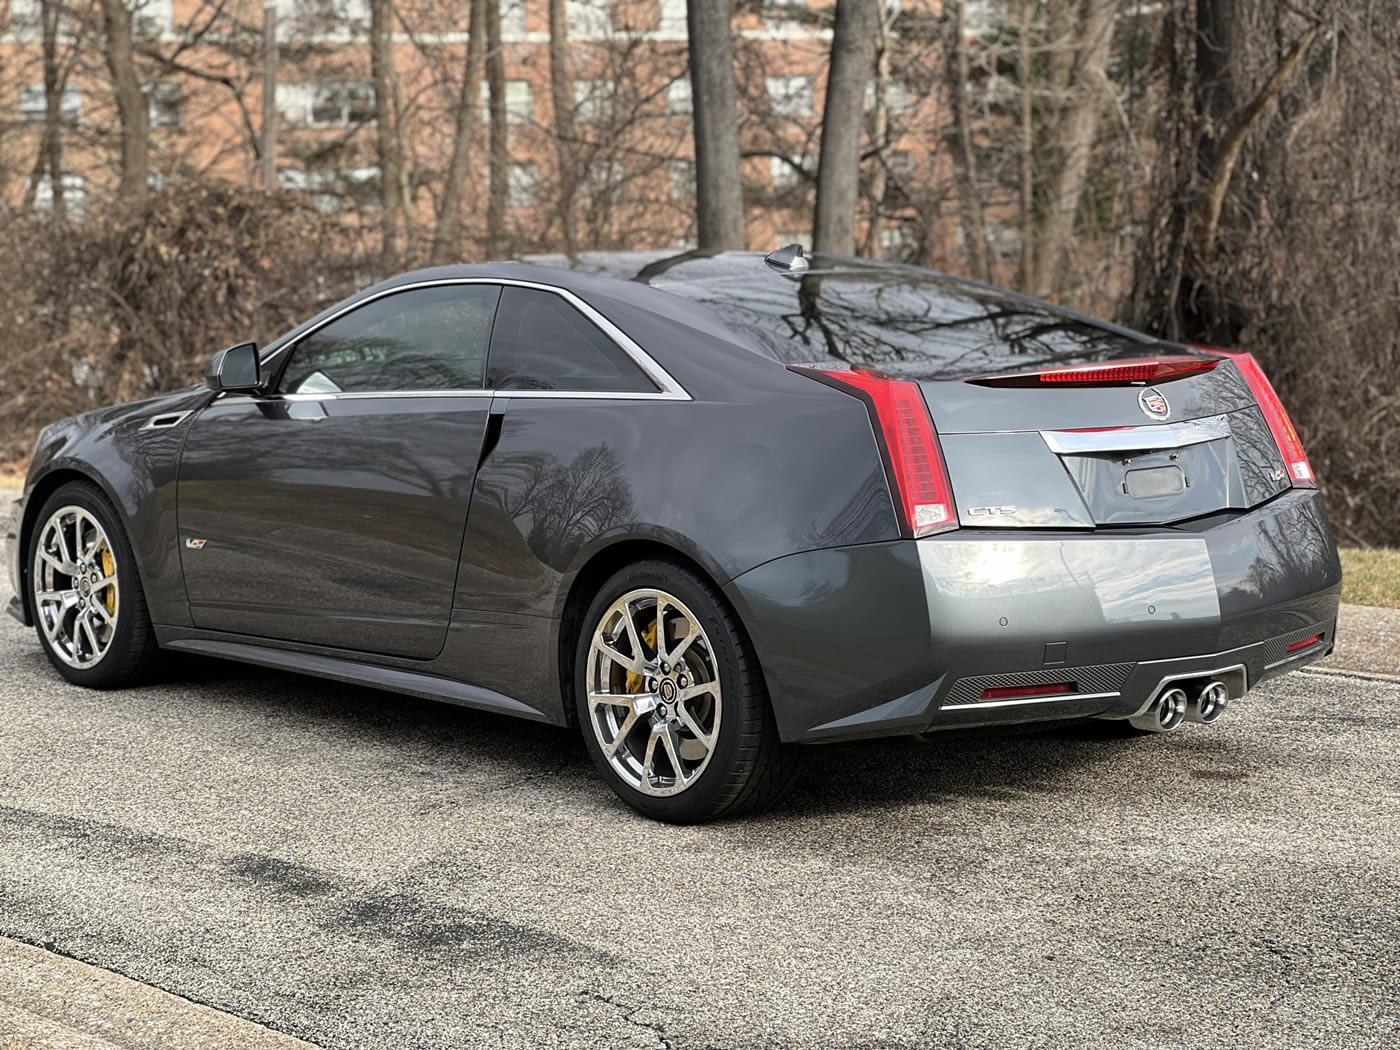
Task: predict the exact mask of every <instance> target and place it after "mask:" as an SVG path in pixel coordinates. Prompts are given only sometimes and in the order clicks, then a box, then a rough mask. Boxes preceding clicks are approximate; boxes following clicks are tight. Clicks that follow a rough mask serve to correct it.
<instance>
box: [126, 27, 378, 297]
mask: <svg viewBox="0 0 1400 1050" xmlns="http://www.w3.org/2000/svg"><path fill="white" fill-rule="evenodd" d="M104 2H108V3H110V2H115V0H104ZM369 15H370V30H369V34H370V54H369V58H370V74H371V76H372V77H373V78H374V123H375V144H376V146H377V149H378V153H379V198H380V205H381V211H382V213H381V215H380V230H381V235H382V239H383V243H382V245H381V247H380V250H381V259H382V263H381V268H382V269H383V271H384V275H385V276H388V275H389V274H392V273H395V272H397V270H398V269H399V265H400V260H401V258H402V248H403V244H402V239H401V237H400V232H399V224H400V221H401V219H402V212H403V204H404V202H403V184H402V183H401V182H400V181H399V179H400V168H401V167H402V165H403V157H402V153H401V145H402V140H401V139H400V138H399V135H398V119H397V118H398V113H397V112H396V107H395V105H394V98H395V95H396V91H395V87H394V81H395V80H396V79H397V78H396V77H395V75H394V43H393V33H394V0H370V12H369Z"/></svg>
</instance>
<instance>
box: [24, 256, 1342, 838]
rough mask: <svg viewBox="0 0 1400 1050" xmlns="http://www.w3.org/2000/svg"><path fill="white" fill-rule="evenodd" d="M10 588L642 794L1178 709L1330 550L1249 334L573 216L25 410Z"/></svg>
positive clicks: (692, 799)
mask: <svg viewBox="0 0 1400 1050" xmlns="http://www.w3.org/2000/svg"><path fill="white" fill-rule="evenodd" d="M9 565H10V574H11V578H12V580H13V583H14V589H15V594H16V595H17V597H15V598H14V599H13V600H12V601H11V603H10V612H11V613H12V614H14V615H15V616H16V617H18V618H19V619H20V620H22V621H23V622H25V623H26V624H33V625H34V626H35V627H36V629H37V634H38V638H39V641H40V644H41V645H42V646H43V648H44V651H45V652H46V653H47V654H48V656H49V659H50V660H51V661H52V663H53V665H54V667H55V668H57V669H58V671H59V672H60V673H61V674H62V675H63V676H64V677H66V678H67V679H69V680H70V681H73V682H77V683H80V684H83V685H89V686H94V687H112V686H119V685H123V684H126V683H129V682H132V681H134V680H137V679H138V678H139V677H140V676H141V675H142V674H143V673H144V672H146V671H148V670H149V669H150V667H151V665H152V663H153V661H154V660H155V659H156V658H157V656H158V654H159V651H160V650H162V649H166V650H175V651H181V652H188V653H202V654H208V655H212V656H217V657H223V658H225V659H230V660H242V661H247V662H249V663H255V664H262V665H266V666H270V667H276V668H285V669H288V670H293V671H301V672H305V673H308V674H313V675H321V676H324V677H327V678H333V679H338V680H341V681H346V682H357V683H363V684H366V685H369V686H374V687H378V688H381V689H386V690H395V691H399V692H403V693H410V694H415V695H419V696H426V697H432V698H436V699H441V700H446V701H450V702H454V703H459V704H465V705H467V706H470V707H477V708H483V709H486V710H490V711H499V712H503V713H506V714H512V715H519V716H521V717H524V718H530V719H535V720H537V721H540V722H547V723H551V724H554V725H559V726H564V725H573V724H577V725H578V726H579V727H580V729H581V732H582V735H583V739H584V740H585V741H586V745H587V748H588V750H589V751H590V752H591V754H592V757H593V759H594V761H595V763H596V765H597V767H598V769H599V770H600V772H601V773H602V775H603V777H604V778H605V779H606V780H607V781H608V783H609V784H610V785H611V786H612V787H613V788H614V790H616V792H617V793H618V794H619V795H620V796H621V797H622V798H623V799H625V800H626V801H627V802H628V803H630V804H631V805H632V806H634V807H635V808H636V809H638V810H640V811H641V812H642V813H645V814H647V815H649V816H652V817H657V818H660V819H664V820H673V821H696V820H704V819H708V818H713V817H717V816H720V815H723V814H730V813H735V812H739V811H742V810H746V809H751V808H753V807H755V806H758V805H761V804H763V803H765V802H768V801H770V800H772V799H773V798H774V797H775V796H776V795H777V794H778V793H779V792H780V791H781V790H782V789H783V788H784V787H785V785H786V784H787V782H788V781H789V780H790V779H791V771H792V768H793V762H792V755H793V750H794V749H793V748H792V747H791V745H793V744H798V743H814V742H818V741H834V740H844V739H849V738H855V737H865V736H877V735H890V734H900V733H926V732H930V731H933V730H941V729H951V728H955V727H961V726H986V725H995V724H1001V723H1015V722H1031V721H1037V720H1051V719H1070V718H1101V719H1113V720H1118V724H1119V725H1120V726H1121V727H1122V729H1123V730H1124V731H1125V732H1151V731H1156V732H1161V731H1166V730H1172V729H1175V728H1176V727H1177V726H1178V725H1179V724H1181V723H1182V722H1183V721H1191V722H1195V723H1199V724H1209V723H1211V722H1214V721H1216V720H1217V719H1218V718H1219V717H1220V716H1221V714H1222V713H1223V712H1225V711H1226V710H1227V708H1228V707H1229V706H1230V705H1232V704H1234V703H1235V702H1236V701H1237V700H1239V698H1240V697H1242V696H1244V695H1245V691H1246V690H1247V689H1251V688H1253V687H1254V686H1256V685H1258V684H1259V683H1260V682H1262V681H1264V680H1265V679H1267V678H1269V677H1271V676H1273V675H1277V674H1280V673H1282V672H1284V671H1286V670H1289V669H1291V668H1295V667H1298V666H1300V665H1302V664H1304V663H1307V662H1309V661H1311V660H1315V659H1317V658H1319V657H1321V656H1324V655H1325V654H1327V653H1328V652H1330V651H1331V649H1332V646H1333V631H1334V628H1335V625H1336V617H1337V600H1338V589H1339V586H1340V581H1341V569H1340V566H1339V563H1338V560H1337V552H1336V547H1335V543H1334V541H1333V537H1332V532H1331V529H1330V527H1329V525H1328V522H1327V515H1326V513H1325V512H1324V509H1323V503H1322V500H1321V498H1320V497H1319V494H1318V491H1317V488H1316V486H1315V484H1314V479H1313V474H1312V469H1311V467H1310V466H1309V464H1308V459H1307V456H1306V454H1305V453H1304V451H1303V448H1302V446H1301V444H1300V443H1299V440H1298V437H1297V434H1296V433H1295V432H1294V429H1293V426H1292V424H1291V423H1290V422H1289V419H1288V416H1287V414H1286V413H1285V411H1284V408H1283V405H1282V404H1280V402H1279V399H1278V398H1277V396H1276V395H1275V393H1274V391H1273V389H1272V387H1271V386H1270V384H1269V382H1268V380H1267V379H1266V378H1265V376H1264V374H1263V373H1262V372H1261V371H1260V369H1259V366H1258V365H1257V363H1256V362H1255V361H1254V359H1253V358H1251V357H1249V356H1246V355H1239V354H1233V353H1228V352H1224V351H1213V350H1206V349H1202V348H1196V347H1186V346H1178V345H1171V344H1166V343H1162V342H1159V341H1157V340H1154V339H1151V338H1149V337H1146V336H1143V335H1140V334H1138V333H1135V332H1132V331H1128V330H1125V329H1122V328H1118V327H1115V326H1113V325H1111V324H1107V323H1104V322H1100V321H1093V320H1090V319H1088V318H1085V317H1082V316H1079V315H1077V314H1074V313H1071V312H1069V311H1066V310H1063V309H1060V308H1058V307H1055V306H1051V305H1048V304H1046V303H1042V302H1038V301H1035V300H1031V299H1027V298H1024V297H1022V296H1019V295H1014V294H1011V293H1008V292H1004V291H1000V290H997V289H994V288H991V287H988V286H985V285H981V284H975V283H971V282H968V281H964V280H959V279H956V278H952V277H948V276H944V275H941V274H936V273H932V272H929V271H926V270H921V269H916V268H913V267H906V266H897V265H891V264H884V263H873V262H867V261H861V260H856V259H847V258H835V257H824V256H820V255H818V256H815V257H804V256H803V255H802V253H801V251H800V249H797V248H796V247H795V246H793V247H789V248H786V249H783V250H782V251H780V252H775V253H773V254H772V255H770V256H768V257H766V258H765V257H764V256H762V255H758V254H748V253H728V254H718V255H709V254H703V253H697V252H692V253H687V254H683V255H678V256H677V255H671V256H667V255H664V254H641V253H630V254H599V255H590V256H584V257H581V258H578V259H574V260H568V261H566V260H562V259H560V260H536V261H532V262H523V263H507V264H500V265H472V266H453V267H447V268H442V269H433V270H423V271H419V272H416V273H410V274H405V275H403V276H400V277H395V278H393V279H392V280H388V281H385V282H383V283H382V284H378V285H375V286H374V287H373V288H370V289H368V290H366V291H364V292H361V293H360V294H358V295H355V296H353V297H351V298H349V299H347V300H345V301H344V302H341V303H339V304H338V305H336V306H334V307H332V308H330V309H328V310H326V311H325V312H323V313H321V314H320V315H318V316H316V317H314V318H312V319H311V320H309V321H307V322H306V323H304V324H302V325H301V326H299V327H297V328H295V329H294V330H292V331H291V332H288V333H287V334H286V335H284V336H282V337H281V338H279V339H277V340H276V341H275V342H273V343H272V344H271V345H270V346H267V347H265V348H263V349H262V350H261V351H259V350H258V349H257V348H256V347H255V346H253V345H252V344H240V345H238V346H234V347H230V348H229V349H227V350H223V351H220V352H219V353H218V354H217V355H215V356H214V358H213V362H212V364H211V365H210V368H209V372H208V376H207V383H206V385H205V386H204V387H200V388H198V389H190V390H182V391H179V392H176V393H172V394H167V395H164V396H161V397H156V398H152V399H150V400H147V401H143V402H140V403H137V404H130V405H123V406H120V407H116V408H104V409H100V410H98V411H93V412H88V413H86V414H84V415H80V416H76V417H74V418H72V419H68V420H64V421H62V422H59V423H56V424H54V425H52V426H50V427H48V428H47V429H46V430H44V431H43V433H42V434H40V436H39V440H38V444H37V447H36V448H35V450H34V455H33V459H32V462H31V465H30V468H29V476H28V479H27V481H26V483H25V489H24V495H23V497H22V500H21V507H20V514H19V516H18V518H17V520H16V526H15V528H14V530H13V534H12V535H11V536H10V544H9Z"/></svg>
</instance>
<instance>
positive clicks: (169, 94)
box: [147, 83, 183, 128]
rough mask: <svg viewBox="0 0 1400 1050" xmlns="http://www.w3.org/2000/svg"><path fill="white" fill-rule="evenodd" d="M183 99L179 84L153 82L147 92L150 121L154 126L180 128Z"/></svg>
mask: <svg viewBox="0 0 1400 1050" xmlns="http://www.w3.org/2000/svg"><path fill="white" fill-rule="evenodd" d="M182 105H183V100H182V99H181V97H180V87H179V85H178V84H166V83H161V84H152V85H151V87H150V89H149V90H148V92H147V106H148V109H149V117H148V119H149V121H150V125H151V127H153V128H178V127H179V126H180V111H181V108H182Z"/></svg>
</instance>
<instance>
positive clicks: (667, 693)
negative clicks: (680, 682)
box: [660, 678, 676, 704]
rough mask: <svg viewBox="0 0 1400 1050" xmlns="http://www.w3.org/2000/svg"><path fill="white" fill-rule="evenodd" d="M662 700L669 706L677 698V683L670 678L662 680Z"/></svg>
mask: <svg viewBox="0 0 1400 1050" xmlns="http://www.w3.org/2000/svg"><path fill="white" fill-rule="evenodd" d="M660 692H661V699H662V700H665V701H666V702H667V703H668V704H669V703H670V702H671V701H673V700H674V699H675V698H676V683H675V682H673V681H671V679H669V678H663V679H661V690H660Z"/></svg>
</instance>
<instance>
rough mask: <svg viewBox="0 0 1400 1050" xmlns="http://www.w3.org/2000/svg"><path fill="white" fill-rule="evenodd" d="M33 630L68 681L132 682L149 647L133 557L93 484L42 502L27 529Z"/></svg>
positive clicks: (63, 489) (65, 488) (151, 643)
mask: <svg viewBox="0 0 1400 1050" xmlns="http://www.w3.org/2000/svg"><path fill="white" fill-rule="evenodd" d="M28 583H29V588H30V601H31V609H32V612H33V615H34V624H35V628H36V630H37V631H38V634H39V638H40V640H41V641H42V642H43V645H44V651H45V652H46V653H47V654H48V657H49V660H50V661H51V662H52V663H53V665H54V666H55V667H57V668H58V670H59V671H60V672H62V673H63V675H64V677H66V678H68V679H69V681H73V682H78V683H80V684H82V685H92V686H112V685H120V684H123V683H125V682H127V681H130V680H131V679H132V678H133V677H134V676H135V675H136V673H137V672H138V670H140V669H141V668H142V667H143V666H144V664H145V663H146V662H147V661H148V660H149V658H150V656H151V653H152V652H153V651H154V648H155V645H154V639H153V635H152V631H151V625H150V620H149V618H148V617H147V614H146V603H145V598H144V596H143V595H142V593H141V586H140V583H139V581H138V580H137V579H136V568H135V559H134V558H133V557H132V554H131V548H130V546H129V545H128V543H127V541H126V536H125V535H124V534H123V532H122V530H121V525H120V523H119V522H118V521H117V518H116V514H115V513H114V512H113V510H112V508H111V506H110V505H109V504H108V503H107V500H106V498H105V497H104V496H103V495H102V494H101V492H99V491H98V490H97V489H96V488H95V487H94V486H92V485H88V484H85V483H82V482H74V483H70V484H67V485H64V486H62V487H61V488H59V489H58V490H57V491H56V492H54V493H53V495H52V496H50V497H49V499H48V500H47V501H46V502H45V504H44V506H43V507H42V508H41V509H40V511H39V514H38V517H37V519H36V523H35V527H34V529H33V531H32V533H31V541H30V559H29V577H28Z"/></svg>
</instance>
